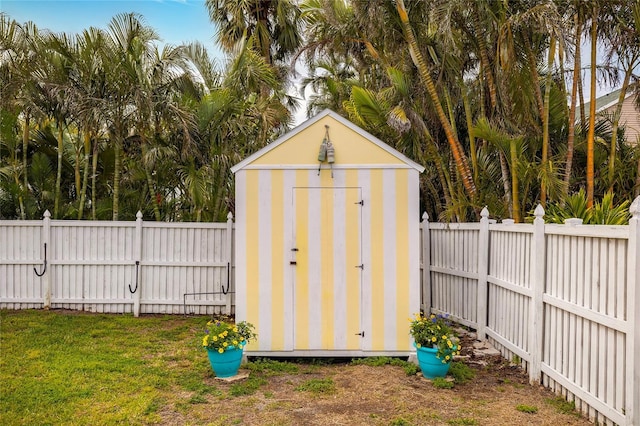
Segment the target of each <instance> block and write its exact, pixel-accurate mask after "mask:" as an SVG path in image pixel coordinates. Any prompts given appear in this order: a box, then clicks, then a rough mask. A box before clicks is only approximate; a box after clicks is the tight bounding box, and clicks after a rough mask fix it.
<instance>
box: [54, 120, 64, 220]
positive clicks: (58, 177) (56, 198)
mask: <svg viewBox="0 0 640 426" xmlns="http://www.w3.org/2000/svg"><path fill="white" fill-rule="evenodd" d="M63 138H64V131H63V126H62V123H58V170H57V172H56V189H55V195H54V197H53V218H54V219H57V218H58V211H59V207H60V184H61V182H62V151H63V150H64V140H63Z"/></svg>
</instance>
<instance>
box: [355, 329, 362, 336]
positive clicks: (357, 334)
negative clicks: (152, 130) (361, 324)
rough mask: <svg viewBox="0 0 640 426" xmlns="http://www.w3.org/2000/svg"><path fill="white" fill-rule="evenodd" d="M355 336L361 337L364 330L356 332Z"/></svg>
mask: <svg viewBox="0 0 640 426" xmlns="http://www.w3.org/2000/svg"><path fill="white" fill-rule="evenodd" d="M356 336H362V337H364V330H362V331H361V332H360V333H356Z"/></svg>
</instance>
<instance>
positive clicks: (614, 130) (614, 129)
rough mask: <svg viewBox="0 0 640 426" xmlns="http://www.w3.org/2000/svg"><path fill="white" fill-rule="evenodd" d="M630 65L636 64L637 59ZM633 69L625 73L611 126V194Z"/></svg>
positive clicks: (629, 68) (630, 68)
mask: <svg viewBox="0 0 640 426" xmlns="http://www.w3.org/2000/svg"><path fill="white" fill-rule="evenodd" d="M630 63H635V58H634V59H633V60H632V62H630ZM632 73H633V68H632V67H628V69H627V70H626V71H625V73H624V80H623V81H622V87H621V88H620V96H618V104H617V105H616V110H615V112H614V113H613V123H612V125H611V147H610V149H609V192H613V176H614V173H615V162H616V147H617V146H618V127H619V125H620V114H621V113H622V104H623V103H624V98H625V96H626V95H627V89H628V87H629V81H630V80H631V74H632Z"/></svg>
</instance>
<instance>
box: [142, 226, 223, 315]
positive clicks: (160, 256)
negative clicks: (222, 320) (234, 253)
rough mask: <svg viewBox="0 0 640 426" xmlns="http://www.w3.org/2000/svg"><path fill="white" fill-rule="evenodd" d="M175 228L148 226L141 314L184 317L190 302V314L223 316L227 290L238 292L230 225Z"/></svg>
mask: <svg viewBox="0 0 640 426" xmlns="http://www.w3.org/2000/svg"><path fill="white" fill-rule="evenodd" d="M171 225H172V226H171V227H167V226H166V224H163V225H158V224H145V225H144V233H143V241H142V260H141V265H142V266H143V267H144V273H143V275H142V277H141V282H140V286H141V291H142V294H141V298H142V300H141V305H142V306H141V312H162V313H174V314H176V313H183V309H184V308H183V304H185V300H186V305H187V310H188V312H187V313H192V314H210V313H221V312H223V311H224V310H223V308H224V307H225V306H226V303H227V302H226V300H227V296H226V295H225V294H224V292H223V289H224V291H227V287H229V291H233V288H232V287H231V283H228V280H229V279H230V278H231V272H232V271H231V269H230V268H231V265H230V264H228V262H229V259H228V253H230V248H229V247H227V245H228V242H227V238H226V233H227V225H226V224H193V223H191V224H171ZM201 293H207V294H201ZM185 297H186V299H185Z"/></svg>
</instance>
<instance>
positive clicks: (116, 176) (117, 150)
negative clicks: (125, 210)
mask: <svg viewBox="0 0 640 426" xmlns="http://www.w3.org/2000/svg"><path fill="white" fill-rule="evenodd" d="M114 142H115V143H114V150H113V151H114V160H113V210H112V213H113V215H112V220H118V208H119V203H118V197H119V196H120V167H121V166H120V163H121V161H122V159H121V158H120V157H121V150H122V142H121V140H120V134H118V136H116V137H115V138H114Z"/></svg>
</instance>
